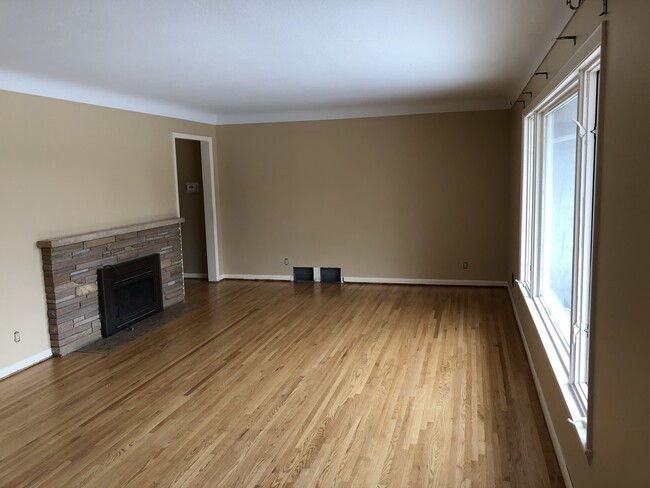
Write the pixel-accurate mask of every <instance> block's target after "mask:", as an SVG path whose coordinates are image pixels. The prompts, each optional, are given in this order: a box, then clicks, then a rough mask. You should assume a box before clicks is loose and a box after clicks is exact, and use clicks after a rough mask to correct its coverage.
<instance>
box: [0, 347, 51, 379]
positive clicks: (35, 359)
mask: <svg viewBox="0 0 650 488" xmlns="http://www.w3.org/2000/svg"><path fill="white" fill-rule="evenodd" d="M51 357H52V349H50V348H48V349H46V350H45V351H41V352H39V353H38V354H34V355H33V356H29V357H28V358H25V359H23V360H21V361H18V362H17V363H14V364H11V365H9V366H7V367H6V368H2V369H0V380H2V379H4V378H6V377H7V376H11V375H12V374H15V373H18V372H20V371H22V370H24V369H27V368H29V367H30V366H34V365H35V364H38V363H40V362H42V361H45V360H46V359H50V358H51Z"/></svg>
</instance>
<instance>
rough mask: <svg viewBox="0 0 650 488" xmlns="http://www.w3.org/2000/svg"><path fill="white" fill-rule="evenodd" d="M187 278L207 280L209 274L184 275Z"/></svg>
mask: <svg viewBox="0 0 650 488" xmlns="http://www.w3.org/2000/svg"><path fill="white" fill-rule="evenodd" d="M183 276H184V277H185V278H196V279H207V278H208V273H183Z"/></svg>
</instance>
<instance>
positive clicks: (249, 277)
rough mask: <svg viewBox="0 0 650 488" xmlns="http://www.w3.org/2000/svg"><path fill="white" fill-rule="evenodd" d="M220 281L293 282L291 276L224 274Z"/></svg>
mask: <svg viewBox="0 0 650 488" xmlns="http://www.w3.org/2000/svg"><path fill="white" fill-rule="evenodd" d="M219 278H220V280H260V281H262V280H263V281H291V280H292V277H291V275H255V274H222V275H221V276H220V277H219Z"/></svg>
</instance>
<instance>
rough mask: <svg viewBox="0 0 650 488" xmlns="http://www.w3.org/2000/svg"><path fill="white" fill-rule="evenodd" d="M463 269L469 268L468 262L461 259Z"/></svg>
mask: <svg viewBox="0 0 650 488" xmlns="http://www.w3.org/2000/svg"><path fill="white" fill-rule="evenodd" d="M463 269H469V262H468V261H463Z"/></svg>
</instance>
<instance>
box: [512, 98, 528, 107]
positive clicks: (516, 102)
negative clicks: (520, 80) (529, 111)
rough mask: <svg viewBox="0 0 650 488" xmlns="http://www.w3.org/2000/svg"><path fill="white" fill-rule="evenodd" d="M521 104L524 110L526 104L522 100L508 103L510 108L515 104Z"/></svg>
mask: <svg viewBox="0 0 650 488" xmlns="http://www.w3.org/2000/svg"><path fill="white" fill-rule="evenodd" d="M518 103H521V104H523V106H524V108H526V102H525V101H523V100H515V101H514V102H510V106H511V107H514V106H515V105H516V104H518Z"/></svg>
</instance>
